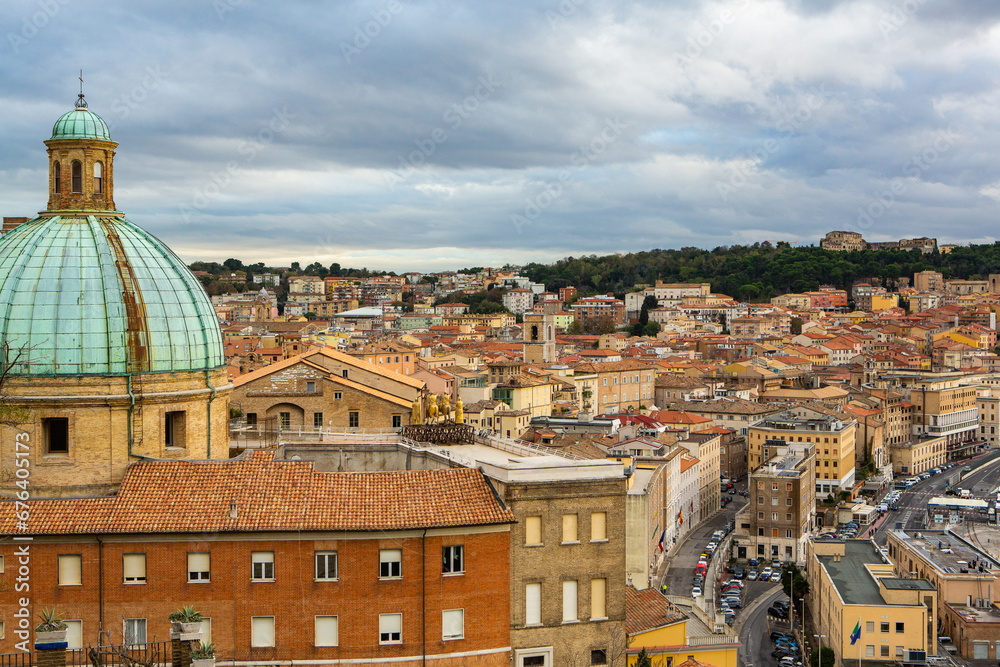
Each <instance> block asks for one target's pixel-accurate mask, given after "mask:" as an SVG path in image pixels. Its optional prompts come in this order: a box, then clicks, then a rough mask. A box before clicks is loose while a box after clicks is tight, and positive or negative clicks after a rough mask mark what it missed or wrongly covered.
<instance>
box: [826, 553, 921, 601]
mask: <svg viewBox="0 0 1000 667" xmlns="http://www.w3.org/2000/svg"><path fill="white" fill-rule="evenodd" d="M843 542H844V556H843V557H842V558H841V559H840V560H839V561H836V560H834V557H833V556H817V558H818V559H819V562H820V563H821V564H822V565H823V567H824V568H826V571H827V573H828V574H829V575H830V579H832V580H833V585H834V586H836V587H837V592H839V593H840V597H841V598H843V600H844V604H866V605H884V604H886V601H885V600H883V599H882V594H881V593H879V586H878V581H876V580H875V577H873V576H872V574H871V572H869V571H868V569H867V568H866V567H865V566H866V565H885V561H884V560H883V559H882V554H881V552H879V551H878V550H877V549H876V548H875V547H874V545H873V544H872V543H871V541H869V540H843ZM889 579H890V580H893V579H895V578H894V577H890V578H889ZM911 581H912V580H911Z"/></svg>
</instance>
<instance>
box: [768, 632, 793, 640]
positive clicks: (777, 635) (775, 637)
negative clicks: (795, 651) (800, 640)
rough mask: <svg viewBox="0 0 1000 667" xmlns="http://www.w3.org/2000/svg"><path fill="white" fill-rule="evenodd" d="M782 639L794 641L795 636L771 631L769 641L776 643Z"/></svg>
mask: <svg viewBox="0 0 1000 667" xmlns="http://www.w3.org/2000/svg"><path fill="white" fill-rule="evenodd" d="M782 637H784V638H786V639H795V635H793V634H792V633H790V632H782V631H781V630H771V641H772V642H774V641H778V640H779V639H781V638H782Z"/></svg>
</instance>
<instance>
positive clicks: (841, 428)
mask: <svg viewBox="0 0 1000 667" xmlns="http://www.w3.org/2000/svg"><path fill="white" fill-rule="evenodd" d="M857 426H858V423H857V421H855V420H854V419H842V418H837V417H833V416H829V415H824V414H820V413H813V415H812V416H810V417H804V416H803V417H800V416H796V415H795V414H794V413H793V412H791V411H788V412H784V413H781V414H778V415H775V416H772V417H768V418H767V419H764V420H763V421H761V422H760V423H758V424H757V425H756V426H752V427H751V428H750V436H749V466H750V467H751V468H756V467H757V466H760V465H762V464H763V463H764V461H765V460H766V459H765V458H764V445H765V443H767V442H768V441H773V440H783V441H785V442H788V443H793V442H796V443H798V442H806V443H814V444H815V445H816V472H815V475H816V493H817V495H820V496H824V497H825V496H827V495H829V494H833V495H836V494H838V493H840V492H841V491H846V490H849V489H850V488H851V487H853V486H854V478H855V467H854V464H855V461H854V447H855V438H856V434H857Z"/></svg>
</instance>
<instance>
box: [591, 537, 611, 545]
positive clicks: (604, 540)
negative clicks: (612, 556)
mask: <svg viewBox="0 0 1000 667" xmlns="http://www.w3.org/2000/svg"><path fill="white" fill-rule="evenodd" d="M607 541H608V538H606V537H605V538H604V539H603V540H591V541H590V543H591V544H602V543H604V542H607Z"/></svg>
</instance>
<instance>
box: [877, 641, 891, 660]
mask: <svg viewBox="0 0 1000 667" xmlns="http://www.w3.org/2000/svg"><path fill="white" fill-rule="evenodd" d="M879 656H880V657H882V658H888V657H889V645H888V644H882V646H880V647H879Z"/></svg>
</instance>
